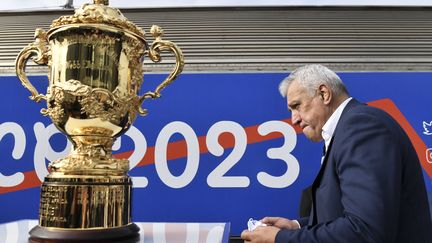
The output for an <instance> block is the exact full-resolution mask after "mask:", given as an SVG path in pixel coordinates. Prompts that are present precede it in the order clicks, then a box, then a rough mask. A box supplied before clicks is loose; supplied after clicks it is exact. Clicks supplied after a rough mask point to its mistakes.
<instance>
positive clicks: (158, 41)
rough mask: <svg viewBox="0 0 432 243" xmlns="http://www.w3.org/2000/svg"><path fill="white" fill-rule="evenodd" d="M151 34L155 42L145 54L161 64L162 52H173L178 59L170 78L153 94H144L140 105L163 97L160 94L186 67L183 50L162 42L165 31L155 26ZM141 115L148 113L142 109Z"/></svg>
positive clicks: (164, 41)
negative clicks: (146, 100)
mask: <svg viewBox="0 0 432 243" xmlns="http://www.w3.org/2000/svg"><path fill="white" fill-rule="evenodd" d="M150 33H151V34H152V35H153V37H155V40H154V41H153V43H152V45H151V46H150V49H149V50H148V51H146V53H145V54H148V56H149V57H150V59H151V60H152V61H153V62H160V61H161V60H162V58H161V56H160V53H161V52H162V51H171V52H173V53H174V55H175V58H176V64H175V66H174V69H173V70H172V71H171V73H170V74H169V75H168V77H167V78H166V79H165V80H164V81H162V83H160V84H159V85H158V86H157V87H156V89H155V90H154V91H153V92H152V91H149V92H147V93H145V94H143V95H142V96H141V97H140V98H139V102H140V104H141V103H142V102H143V101H144V100H145V99H148V98H152V99H156V98H159V97H160V96H161V94H160V92H161V91H162V90H163V89H164V88H165V87H166V86H168V85H169V84H171V83H172V81H173V80H174V79H175V78H177V76H178V75H179V74H180V73H181V72H182V71H183V67H184V57H183V52H182V51H181V49H180V48H179V47H178V46H177V45H176V44H174V43H173V42H171V41H166V40H162V36H163V30H162V28H160V27H159V26H157V25H153V26H152V27H151V29H150ZM138 112H139V114H141V115H145V114H147V111H146V110H145V109H142V108H141V107H140V108H139V110H138Z"/></svg>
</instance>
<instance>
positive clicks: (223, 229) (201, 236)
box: [0, 219, 230, 243]
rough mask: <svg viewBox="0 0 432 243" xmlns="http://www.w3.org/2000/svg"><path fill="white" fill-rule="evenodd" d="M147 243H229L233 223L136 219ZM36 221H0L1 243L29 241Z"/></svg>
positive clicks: (141, 237) (25, 242)
mask: <svg viewBox="0 0 432 243" xmlns="http://www.w3.org/2000/svg"><path fill="white" fill-rule="evenodd" d="M134 223H135V224H136V225H137V226H138V227H139V228H140V232H139V234H140V240H139V241H137V242H140V243H142V242H145V243H228V241H229V230H230V223H187V222H185V223H171V222H169V223H168V222H134ZM37 224H38V221H37V220H31V219H30V220H19V221H13V222H9V223H4V224H0V243H27V242H28V237H29V234H28V232H29V231H30V230H31V229H32V228H33V227H34V226H36V225H37Z"/></svg>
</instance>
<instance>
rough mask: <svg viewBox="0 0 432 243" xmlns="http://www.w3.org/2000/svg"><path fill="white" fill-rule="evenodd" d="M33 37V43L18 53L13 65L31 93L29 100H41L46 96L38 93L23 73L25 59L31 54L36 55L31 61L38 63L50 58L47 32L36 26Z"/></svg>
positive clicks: (45, 98) (46, 61)
mask: <svg viewBox="0 0 432 243" xmlns="http://www.w3.org/2000/svg"><path fill="white" fill-rule="evenodd" d="M34 39H35V41H34V42H33V43H30V44H29V45H28V46H27V47H25V48H24V49H23V50H21V52H20V53H19V54H18V56H17V58H16V61H15V67H16V74H17V76H18V78H19V80H20V81H21V83H22V85H23V86H24V87H25V88H26V89H28V90H29V91H30V93H31V96H30V97H29V98H30V99H31V100H34V101H36V102H39V101H41V100H47V97H46V95H43V94H39V92H38V91H37V90H36V88H35V87H34V86H33V85H32V84H31V83H30V81H29V80H28V78H27V75H26V74H25V66H26V63H27V60H28V59H29V58H30V57H31V56H33V55H36V56H35V57H34V58H33V61H34V62H35V63H37V64H40V65H43V64H48V63H49V60H50V53H49V47H48V40H47V34H46V32H45V31H44V30H43V29H40V28H37V29H36V30H35V34H34Z"/></svg>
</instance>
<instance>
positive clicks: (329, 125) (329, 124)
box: [321, 97, 352, 151]
mask: <svg viewBox="0 0 432 243" xmlns="http://www.w3.org/2000/svg"><path fill="white" fill-rule="evenodd" d="M350 100H352V97H350V98H348V99H346V100H344V102H342V103H341V104H340V105H339V106H338V108H337V109H336V110H335V111H334V112H333V114H332V115H331V116H330V118H329V119H328V120H327V121H326V123H325V124H324V126H323V128H322V132H321V135H322V137H323V138H324V142H325V148H326V151H327V149H328V146H329V144H330V141H331V139H332V137H333V133H334V131H335V129H336V125H337V124H338V122H339V119H340V117H341V115H342V111H343V110H344V109H345V107H346V106H347V104H348V102H349V101H350Z"/></svg>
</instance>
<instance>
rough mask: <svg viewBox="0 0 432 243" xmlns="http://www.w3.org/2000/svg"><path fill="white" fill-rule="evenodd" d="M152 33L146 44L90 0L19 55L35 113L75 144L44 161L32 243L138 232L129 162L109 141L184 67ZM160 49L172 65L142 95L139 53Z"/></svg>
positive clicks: (155, 30) (154, 55)
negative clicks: (33, 69) (33, 77)
mask: <svg viewBox="0 0 432 243" xmlns="http://www.w3.org/2000/svg"><path fill="white" fill-rule="evenodd" d="M150 32H151V34H152V35H153V36H154V38H155V40H154V41H153V43H152V44H151V45H148V44H147V42H146V40H145V33H144V31H143V30H142V29H140V28H139V27H137V26H136V25H134V24H133V23H132V22H130V21H129V20H127V19H126V18H125V17H124V16H123V15H122V14H121V12H120V11H119V10H118V9H114V8H111V7H109V6H108V1H106V0H105V1H100V0H99V1H98V0H95V1H94V3H93V4H84V5H83V6H82V7H81V8H79V9H77V10H76V11H75V14H74V15H71V16H62V17H60V18H59V19H56V20H54V21H53V23H52V25H51V27H50V29H49V30H48V31H47V32H45V31H44V30H42V29H36V31H35V41H34V42H33V43H31V44H29V45H28V46H27V47H25V48H24V49H23V50H22V51H21V52H20V53H19V55H18V57H17V59H16V71H17V76H18V78H19V79H20V81H21V82H22V84H23V85H24V87H25V88H27V89H28V90H29V91H30V92H31V96H30V99H32V100H34V101H36V102H39V101H41V100H45V101H46V103H47V108H43V109H42V110H41V113H42V114H43V115H45V116H49V117H50V118H51V120H52V122H53V124H55V126H56V127H57V128H58V129H59V130H60V131H61V132H62V133H64V134H65V135H66V136H67V137H68V139H69V140H70V141H71V142H72V145H73V149H72V151H71V153H70V154H69V155H68V156H67V157H66V158H62V159H59V160H57V161H52V162H51V163H50V164H49V171H50V173H49V174H48V176H47V177H46V178H45V180H44V182H43V184H42V189H41V200H40V210H39V225H38V226H36V227H35V228H34V229H33V230H32V231H30V235H31V238H30V239H31V240H32V241H35V242H41V241H43V240H86V239H93V240H94V239H100V240H105V241H108V240H113V239H124V238H130V237H136V236H137V232H138V230H139V229H138V227H137V226H136V225H135V224H133V223H132V222H131V206H130V202H131V188H132V182H131V179H130V177H129V176H128V174H127V172H128V170H129V161H128V160H126V159H116V158H114V157H113V156H112V146H113V144H114V141H115V139H116V138H117V137H118V136H120V135H121V134H123V133H124V132H126V131H127V130H128V129H129V127H130V126H131V125H132V123H133V122H134V120H135V118H136V116H137V114H140V115H146V113H147V111H146V110H145V109H143V108H142V103H143V101H144V100H145V99H148V98H152V99H156V98H159V97H160V92H161V90H162V89H164V88H165V87H166V86H167V85H169V84H170V83H171V82H172V81H173V80H174V79H175V78H176V77H177V76H178V74H180V73H181V71H182V69H183V66H184V59H183V55H182V52H181V50H180V49H179V48H178V47H177V46H176V45H175V44H174V43H172V42H170V41H166V40H162V35H163V31H162V29H161V28H159V27H158V26H155V25H154V26H152V28H151V30H150ZM162 51H169V52H173V54H174V55H175V58H176V63H175V66H174V68H173V70H172V71H171V73H170V74H169V75H168V77H167V78H166V79H165V80H164V81H163V82H162V83H161V84H159V85H158V86H157V88H156V89H155V90H154V91H149V92H146V93H144V94H142V95H140V94H139V92H140V89H141V84H142V77H143V57H144V56H148V57H149V58H150V59H151V60H152V61H154V62H159V61H160V60H161V56H160V53H161V52H162ZM32 56H33V61H34V62H36V63H37V64H39V65H47V66H48V69H49V73H48V80H49V84H48V88H47V93H46V94H40V93H39V92H38V91H37V90H36V89H35V88H34V86H33V85H32V84H31V83H30V81H29V80H28V78H27V76H26V73H25V65H26V63H27V61H28V59H29V58H30V57H32Z"/></svg>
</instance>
